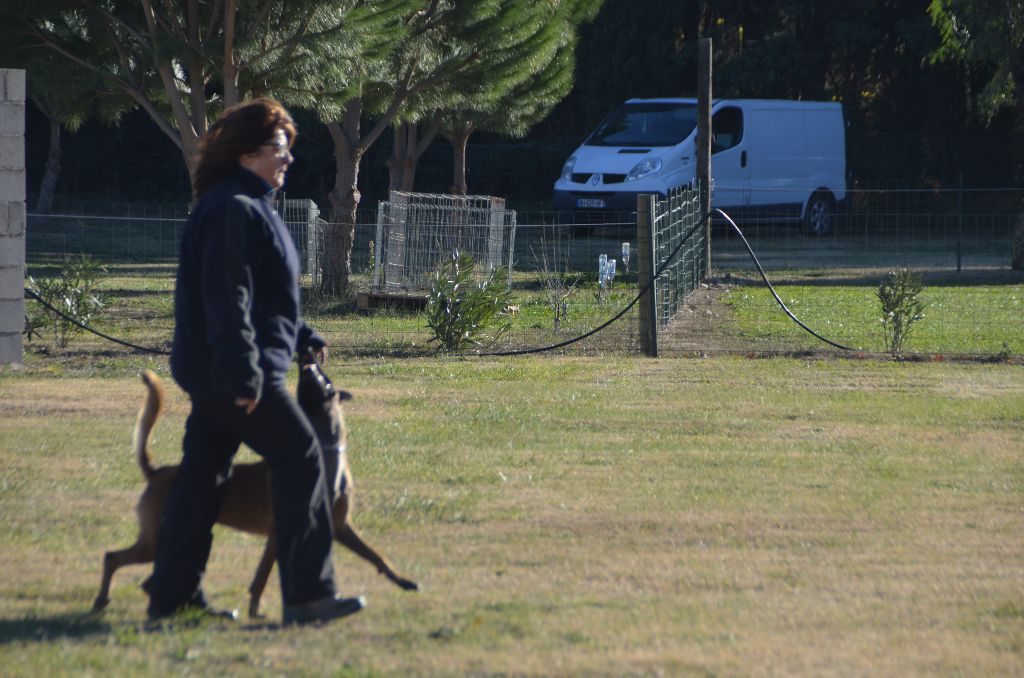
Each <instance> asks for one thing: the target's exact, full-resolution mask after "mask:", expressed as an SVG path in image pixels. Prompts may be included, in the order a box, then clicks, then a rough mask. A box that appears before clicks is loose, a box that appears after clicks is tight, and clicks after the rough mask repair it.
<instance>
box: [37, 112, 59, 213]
mask: <svg viewBox="0 0 1024 678" xmlns="http://www.w3.org/2000/svg"><path fill="white" fill-rule="evenodd" d="M46 117H47V119H49V121H50V155H49V156H48V157H47V160H46V172H45V173H44V174H43V180H42V182H41V183H40V184H39V198H38V199H37V200H36V212H38V213H39V214H47V213H49V211H50V210H51V209H52V208H53V195H54V193H56V191H57V179H58V177H60V157H61V150H60V123H59V122H57V119H56V118H51V117H50V115H49V113H47V114H46Z"/></svg>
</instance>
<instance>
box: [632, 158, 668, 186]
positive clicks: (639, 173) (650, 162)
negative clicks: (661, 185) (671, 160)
mask: <svg viewBox="0 0 1024 678" xmlns="http://www.w3.org/2000/svg"><path fill="white" fill-rule="evenodd" d="M660 170H661V158H647V159H646V160H641V161H640V162H638V163H637V164H636V167H634V168H633V169H631V170H629V174H627V175H626V179H625V180H626V181H636V180H637V179H642V178H644V177H646V176H648V175H650V174H654V173H655V172H658V171H660Z"/></svg>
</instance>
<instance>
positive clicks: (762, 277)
mask: <svg viewBox="0 0 1024 678" xmlns="http://www.w3.org/2000/svg"><path fill="white" fill-rule="evenodd" d="M711 211H712V212H713V213H714V212H718V213H719V214H721V215H722V216H723V217H725V220H726V221H728V222H729V225H730V226H732V228H733V230H734V231H736V235H738V236H739V237H740V240H742V241H743V245H744V247H746V248H747V252H749V253H750V258H751V259H753V260H754V265H755V266H757V271H758V273H760V274H761V279H762V280H764V284H765V285H767V286H768V289H769V290H770V291H771V293H772V296H773V297H775V301H777V302H779V306H781V307H782V310H783V311H785V312H786V315H788V316H789V317H790V319H792V321H793V322H795V323H796V324H797V325H799V326H800V327H802V328H803V329H804V330H806V331H807V332H808V333H810V334H811V335H812V336H814V337H817V338H818V339H820V340H821V341H823V342H825V343H826V344H828V345H829V346H835V347H836V348H839V349H842V350H844V351H856V350H857V349H855V348H850V347H849V346H843V345H842V344H837V343H836V342H834V341H832V340H831V339H826V338H825V337H823V336H821V335H820V334H818V333H817V332H815V331H814V330H812V329H811V328H810V327H808V326H807V325H805V324H803V323H802V322H800V319H799V318H797V317H796V316H795V315H793V312H792V311H790V310H789V308H788V307H787V306H786V304H785V302H783V301H782V297H780V296H779V294H778V293H777V292H776V291H775V288H774V287H773V286H772V284H771V282H769V281H768V276H766V275H765V273H764V269H763V268H761V262H760V261H758V260H757V255H756V254H754V250H753V249H752V248H751V247H750V243H748V242H747V239H746V237H745V236H744V235H743V231H741V230H740V227H739V226H737V225H736V222H735V221H733V220H732V218H731V217H730V216H729V215H728V214H726V213H725V212H723V211H722V210H720V209H718V208H717V207H716V208H715V209H713V210H711Z"/></svg>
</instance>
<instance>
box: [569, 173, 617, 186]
mask: <svg viewBox="0 0 1024 678" xmlns="http://www.w3.org/2000/svg"><path fill="white" fill-rule="evenodd" d="M592 176H594V174H593V173H589V174H584V173H580V172H574V173H573V175H572V182H573V183H574V184H585V183H587V182H588V181H590V177H592ZM603 179H604V183H606V184H621V183H622V182H623V181H625V180H626V175H625V174H605V175H603Z"/></svg>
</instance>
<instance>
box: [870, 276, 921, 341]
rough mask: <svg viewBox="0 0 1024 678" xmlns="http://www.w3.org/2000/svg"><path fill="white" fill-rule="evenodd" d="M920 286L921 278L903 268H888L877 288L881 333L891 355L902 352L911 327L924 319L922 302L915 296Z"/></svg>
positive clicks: (919, 290)
mask: <svg viewBox="0 0 1024 678" xmlns="http://www.w3.org/2000/svg"><path fill="white" fill-rule="evenodd" d="M922 287H923V285H922V283H921V277H920V276H918V275H916V274H914V273H912V272H911V271H910V270H909V269H906V268H903V269H900V270H898V271H890V272H889V275H888V276H887V277H886V278H885V280H883V281H882V284H881V285H879V287H878V300H879V301H881V302H882V332H883V333H884V335H885V346H886V348H887V349H888V351H889V352H890V353H891V354H892V355H893V357H899V356H900V355H902V354H903V344H904V342H906V340H907V337H908V336H909V335H910V330H911V328H912V326H913V325H914V323H915V322H917V321H918V320H921V319H922V318H924V302H922V301H921V300H920V299H918V298H917V295H918V294H920V293H921V289H922Z"/></svg>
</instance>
